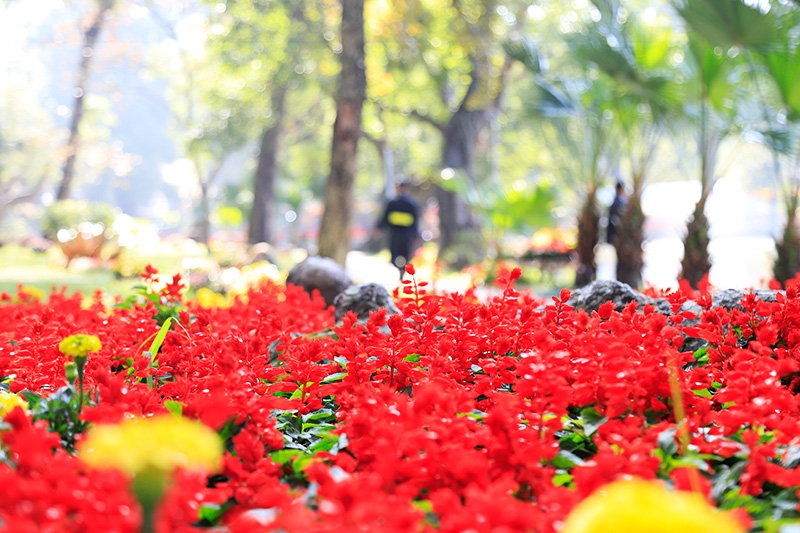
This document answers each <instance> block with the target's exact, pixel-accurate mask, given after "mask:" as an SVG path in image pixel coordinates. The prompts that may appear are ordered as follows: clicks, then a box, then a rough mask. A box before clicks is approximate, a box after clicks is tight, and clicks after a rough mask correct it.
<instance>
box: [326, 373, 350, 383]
mask: <svg viewBox="0 0 800 533" xmlns="http://www.w3.org/2000/svg"><path fill="white" fill-rule="evenodd" d="M346 377H347V372H335V373H333V374H331V375H329V376H327V377H326V378H325V379H323V380H322V381H320V382H319V383H320V385H327V384H328V383H336V382H337V381H342V380H343V379H344V378H346Z"/></svg>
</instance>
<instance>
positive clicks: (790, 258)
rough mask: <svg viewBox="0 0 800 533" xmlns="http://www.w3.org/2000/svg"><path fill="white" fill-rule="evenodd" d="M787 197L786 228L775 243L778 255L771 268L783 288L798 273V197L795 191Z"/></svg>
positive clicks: (799, 262) (799, 240) (799, 259)
mask: <svg viewBox="0 0 800 533" xmlns="http://www.w3.org/2000/svg"><path fill="white" fill-rule="evenodd" d="M794 192H795V194H793V195H791V196H790V197H789V200H788V202H787V204H786V226H784V228H783V236H782V237H781V239H780V240H779V241H777V242H776V243H775V250H776V251H777V253H778V255H777V257H776V258H775V263H774V265H773V267H772V270H773V274H772V275H773V277H774V278H775V279H776V280H778V281H780V282H781V284H782V285H783V286H784V287H785V286H786V282H787V281H788V280H790V279H792V278H794V277H795V275H797V273H798V272H800V235H798V231H797V218H796V216H795V213H796V212H797V205H798V197H797V191H794Z"/></svg>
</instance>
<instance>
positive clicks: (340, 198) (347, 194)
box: [318, 0, 367, 265]
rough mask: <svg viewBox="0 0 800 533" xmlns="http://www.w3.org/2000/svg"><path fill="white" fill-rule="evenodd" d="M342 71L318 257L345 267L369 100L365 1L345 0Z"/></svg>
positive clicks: (343, 0)
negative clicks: (360, 142) (363, 114)
mask: <svg viewBox="0 0 800 533" xmlns="http://www.w3.org/2000/svg"><path fill="white" fill-rule="evenodd" d="M341 36H342V52H341V62H342V71H341V74H340V75H339V94H338V97H337V103H336V121H335V122H334V124H333V143H332V146H331V173H330V175H329V176H328V185H327V189H326V191H325V212H324V213H323V215H322V222H321V224H320V229H319V243H318V253H319V255H321V256H323V257H330V258H331V259H333V260H334V261H336V262H337V263H339V264H341V265H344V264H345V260H346V259H347V252H348V251H349V250H350V228H351V226H352V219H353V183H354V182H355V173H356V155H357V149H358V139H359V137H360V134H361V111H362V107H363V104H364V100H365V99H366V89H367V80H366V72H365V58H364V0H342V30H341Z"/></svg>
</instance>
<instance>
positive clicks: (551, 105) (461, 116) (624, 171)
mask: <svg viewBox="0 0 800 533" xmlns="http://www.w3.org/2000/svg"><path fill="white" fill-rule="evenodd" d="M798 11H800V8H799V7H798V5H797V4H795V3H793V2H791V1H789V0H685V1H682V0H681V1H679V0H675V1H667V0H663V1H659V0H656V1H644V0H642V1H637V0H624V1H623V0H596V1H594V2H592V1H589V0H571V1H561V0H539V1H536V2H533V3H531V2H529V1H518V0H464V1H458V2H452V1H449V0H366V1H364V0H342V2H338V1H335V0H285V1H280V2H278V1H274V0H248V1H239V0H212V1H206V0H0V243H2V246H1V247H0V290H6V291H15V290H16V287H17V285H18V284H20V283H21V284H25V285H30V286H34V287H39V288H41V289H45V290H49V288H50V287H51V286H53V285H56V286H60V285H62V284H67V285H69V286H70V287H71V288H78V289H81V290H93V289H94V288H97V287H102V288H105V289H108V290H112V291H124V290H126V288H127V287H129V286H130V285H131V284H133V283H135V282H136V276H137V274H138V272H139V271H141V269H142V268H143V267H144V265H146V264H148V263H152V264H154V265H156V266H158V267H159V268H161V269H162V270H163V271H165V272H166V273H175V272H183V273H184V275H185V277H187V278H189V279H190V280H191V282H192V283H193V284H194V285H196V286H207V287H211V288H213V289H214V290H218V291H221V292H225V291H230V290H234V288H235V287H236V286H240V285H241V284H242V283H244V282H245V281H246V280H248V279H251V278H257V277H259V276H272V277H275V278H276V279H278V278H280V277H281V276H282V275H283V273H285V271H286V270H287V269H288V268H290V267H291V266H292V265H293V264H296V263H297V262H298V261H300V260H302V259H303V258H304V257H305V256H306V255H307V254H317V253H321V254H322V255H327V256H331V257H333V258H334V259H336V260H337V261H338V262H340V263H342V264H343V265H346V267H347V268H348V271H349V272H350V273H351V276H352V277H353V279H354V281H357V282H364V281H378V282H381V283H384V284H385V285H387V286H393V285H396V284H397V280H396V271H395V270H393V267H392V266H391V265H389V256H388V252H387V251H386V250H385V243H384V242H383V241H382V240H381V239H380V238H377V237H376V236H375V234H374V232H373V229H374V227H375V225H376V223H377V220H378V218H379V216H380V213H381V210H382V206H383V204H384V202H385V201H386V199H387V198H389V197H391V195H392V194H393V191H394V184H395V183H396V182H398V181H399V180H404V181H405V180H408V181H410V182H411V183H412V185H413V195H414V196H415V197H416V198H417V200H418V201H419V204H420V211H421V212H420V230H421V243H420V244H421V246H420V247H419V248H418V255H417V258H416V259H415V260H414V262H415V264H418V265H421V266H422V267H423V268H425V269H428V270H426V271H425V274H424V275H425V276H427V277H430V278H435V280H436V281H437V283H440V286H441V287H443V288H452V289H456V290H460V289H463V288H466V287H468V286H471V285H482V284H488V283H491V281H492V280H493V278H494V277H495V276H496V275H497V272H498V270H499V269H502V268H504V267H505V266H509V265H510V266H515V265H520V266H522V267H523V271H524V275H523V279H522V280H521V282H522V283H525V284H527V285H528V286H530V287H532V288H533V289H534V290H536V291H538V292H540V293H542V294H551V293H554V292H555V291H557V290H558V288H560V287H563V286H578V285H583V284H585V283H588V282H589V281H591V280H593V279H620V280H622V281H625V282H627V283H629V284H631V285H633V286H636V287H640V288H642V287H647V286H650V287H655V288H663V289H667V288H674V287H676V286H677V284H678V279H679V278H685V279H687V280H688V281H689V282H690V283H691V284H693V285H695V286H696V285H697V284H698V283H700V282H701V280H702V279H703V278H704V277H705V276H708V278H707V279H708V280H709V281H710V282H711V284H712V285H714V286H716V287H719V288H729V287H731V288H760V287H765V286H767V284H768V283H769V281H770V280H773V279H775V280H777V281H778V282H785V281H786V280H788V279H791V278H793V277H794V275H795V274H796V272H797V271H798V270H800V246H798V237H797V232H796V229H795V224H794V222H795V220H794V219H795V212H796V210H797V203H798V183H800V181H798V174H797V171H798V166H797V155H798V147H800V138H798V136H797V130H798V128H797V126H798V124H800V122H798V118H799V117H800V114H798V113H800V83H798V82H800V78H798V76H800V74H798V73H800V56H798V37H797V36H798V34H799V33H800V32H798V31H797V30H798V29H800V17H799V16H798ZM359 15H360V16H361V17H363V23H360V19H359V18H358V16H359ZM343 17H344V18H345V19H347V18H350V19H351V23H352V21H355V23H356V25H355V26H350V27H351V28H352V27H356V28H359V29H362V28H363V35H361V37H362V38H363V43H361V42H358V40H357V39H356V40H355V41H352V39H351V41H352V42H351V41H348V35H350V34H348V33H346V32H345V33H343V32H342V29H341V28H342V26H343V21H342V19H343ZM356 33H358V32H356ZM353 35H355V34H353ZM353 42H355V44H353ZM351 52H355V55H353V53H351ZM348 61H350V62H351V65H353V64H354V65H356V68H355V71H354V70H353V69H352V68H349V67H348ZM353 72H357V73H358V72H360V75H361V76H364V77H365V79H364V83H363V86H361V88H360V89H358V88H359V84H358V83H355V85H353V87H356V89H358V91H357V92H359V91H360V92H361V93H363V94H361V95H360V96H358V97H357V98H355V101H358V104H359V105H358V109H360V113H361V115H360V129H361V135H360V137H359V139H358V149H357V153H356V152H353V153H351V154H350V155H349V157H350V158H352V164H351V168H352V171H351V173H352V176H350V177H351V178H352V179H351V180H350V181H349V182H348V181H347V180H346V179H345V180H344V181H341V180H338V170H337V169H336V168H335V165H332V163H331V162H332V157H333V155H332V154H335V153H336V150H337V140H336V135H337V134H336V133H335V131H334V121H336V120H337V115H340V116H345V115H341V113H342V109H343V107H342V102H343V101H347V98H348V94H350V93H348V92H347V91H348V89H347V88H348V87H350V85H349V84H350V83H351V82H354V80H355V81H356V82H357V81H358V79H357V78H358V76H356V75H354V74H353ZM618 182H619V183H621V184H622V185H623V187H624V189H625V203H624V211H623V214H622V216H621V219H620V221H619V228H618V230H617V236H616V241H615V242H614V246H612V244H610V243H608V242H606V227H607V212H608V208H609V206H610V205H611V203H612V201H613V198H614V188H615V185H616V184H617V183H618ZM332 190H334V192H331V191H332ZM336 191H338V194H340V195H344V196H343V197H346V198H349V199H351V204H350V205H345V206H344V207H341V206H342V204H341V203H331V202H332V198H335V197H336V196H335V192H336ZM332 195H333V196H332ZM328 205H333V206H338V207H336V208H335V209H336V210H337V216H341V218H340V219H337V221H336V222H334V223H333V225H335V226H337V227H338V228H337V229H342V228H344V230H345V234H344V236H342V235H341V232H340V233H339V234H337V233H336V232H335V231H333V230H331V229H329V228H327V229H326V228H325V227H321V225H322V219H323V217H324V216H325V213H326V206H328ZM332 209H334V208H331V209H328V214H329V215H330V214H331V212H332ZM338 211H341V213H338ZM343 249H344V250H345V252H346V253H345V254H343V253H342V252H341V250H343ZM331 250H333V251H331Z"/></svg>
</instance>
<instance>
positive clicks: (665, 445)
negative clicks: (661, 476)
mask: <svg viewBox="0 0 800 533" xmlns="http://www.w3.org/2000/svg"><path fill="white" fill-rule="evenodd" d="M677 431H678V428H677V427H673V428H669V429H665V430H664V431H662V432H661V433H659V434H658V447H659V448H660V449H661V451H662V452H663V453H664V456H665V457H670V456H672V455H675V454H676V453H677V452H678V444H677V443H676V442H675V433H677Z"/></svg>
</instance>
